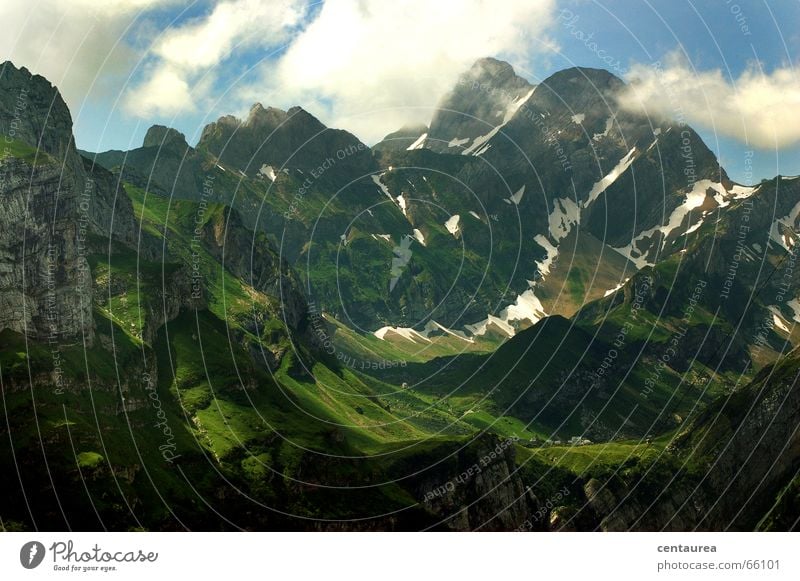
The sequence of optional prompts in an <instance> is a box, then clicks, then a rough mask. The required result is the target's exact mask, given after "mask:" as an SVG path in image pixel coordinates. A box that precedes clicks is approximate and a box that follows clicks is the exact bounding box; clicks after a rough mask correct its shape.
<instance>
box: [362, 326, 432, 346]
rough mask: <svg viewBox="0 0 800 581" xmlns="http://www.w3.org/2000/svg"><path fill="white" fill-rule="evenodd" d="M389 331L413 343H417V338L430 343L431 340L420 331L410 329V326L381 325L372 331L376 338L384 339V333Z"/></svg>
mask: <svg viewBox="0 0 800 581" xmlns="http://www.w3.org/2000/svg"><path fill="white" fill-rule="evenodd" d="M389 333H393V334H395V335H400V336H401V337H402V338H403V339H408V340H409V341H412V342H413V343H417V340H418V339H419V340H420V341H422V342H423V343H426V342H427V343H430V342H431V340H430V339H428V338H427V337H426V336H425V335H423V334H422V333H420V332H418V331H415V330H414V329H412V328H410V327H381V328H380V329H378V330H377V331H375V332H374V333H373V335H375V336H376V337H377V338H378V339H383V340H384V341H385V340H386V335H387V334H389Z"/></svg>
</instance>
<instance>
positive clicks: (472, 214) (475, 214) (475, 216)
mask: <svg viewBox="0 0 800 581" xmlns="http://www.w3.org/2000/svg"><path fill="white" fill-rule="evenodd" d="M469 215H470V216H472V217H473V218H475V219H476V220H480V219H481V217H480V216H478V214H477V213H476V212H473V211H472V210H470V211H469Z"/></svg>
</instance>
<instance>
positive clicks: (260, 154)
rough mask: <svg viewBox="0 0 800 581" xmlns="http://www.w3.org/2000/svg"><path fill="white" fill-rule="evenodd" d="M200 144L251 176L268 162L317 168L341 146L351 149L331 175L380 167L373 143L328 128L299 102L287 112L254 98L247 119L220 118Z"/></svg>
mask: <svg viewBox="0 0 800 581" xmlns="http://www.w3.org/2000/svg"><path fill="white" fill-rule="evenodd" d="M197 148H198V149H199V150H202V151H206V152H208V153H210V154H212V155H214V156H215V157H217V158H218V159H220V160H221V161H223V162H225V163H226V164H228V165H230V166H231V167H235V168H237V169H239V170H241V171H243V172H245V173H246V174H248V175H255V174H257V173H258V171H259V170H260V168H261V167H262V166H264V165H269V166H274V167H282V166H287V167H296V168H300V169H302V170H311V169H316V168H317V167H319V166H320V164H322V163H323V162H325V160H326V159H327V158H328V157H329V156H330V155H331V154H334V155H335V154H336V152H338V151H343V152H346V153H345V154H340V155H341V159H339V160H337V164H336V167H335V168H333V169H332V171H331V172H328V177H333V176H335V175H336V174H337V173H341V171H342V170H344V169H346V168H352V167H354V166H355V167H356V168H357V169H358V171H361V172H362V173H368V172H369V171H371V170H372V169H373V168H374V167H375V164H374V162H373V160H372V156H371V154H370V151H369V148H368V147H367V146H366V145H364V144H363V143H361V142H360V141H359V140H358V138H356V137H355V136H354V135H352V134H351V133H348V132H347V131H343V130H339V129H330V128H328V127H326V126H325V125H324V124H323V123H322V122H321V121H319V119H317V118H316V117H314V116H313V115H312V114H311V113H309V112H308V111H306V110H305V109H303V108H302V107H298V106H295V107H291V108H290V109H288V110H287V111H284V110H282V109H279V108H277V107H264V106H263V105H262V104H261V103H255V104H254V105H253V106H252V107H251V108H250V111H249V113H248V115H247V118H246V119H244V120H240V119H237V118H236V117H233V116H230V115H227V116H224V117H221V118H220V119H218V120H217V121H215V122H213V123H210V124H208V125H207V126H206V127H205V128H204V129H203V132H202V134H201V136H200V141H199V142H198V144H197Z"/></svg>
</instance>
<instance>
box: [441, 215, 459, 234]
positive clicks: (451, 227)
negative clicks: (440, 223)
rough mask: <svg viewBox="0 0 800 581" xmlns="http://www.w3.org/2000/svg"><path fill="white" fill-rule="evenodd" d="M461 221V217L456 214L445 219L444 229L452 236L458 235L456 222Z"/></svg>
mask: <svg viewBox="0 0 800 581" xmlns="http://www.w3.org/2000/svg"><path fill="white" fill-rule="evenodd" d="M459 220H461V216H459V215H458V214H454V215H453V216H450V217H449V218H448V219H447V222H445V223H444V227H445V228H447V231H448V232H450V234H452V235H453V236H455V235H456V234H458V222H459Z"/></svg>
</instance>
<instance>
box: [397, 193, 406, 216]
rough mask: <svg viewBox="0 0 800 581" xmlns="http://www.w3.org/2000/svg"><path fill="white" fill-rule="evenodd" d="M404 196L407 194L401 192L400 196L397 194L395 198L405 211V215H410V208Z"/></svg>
mask: <svg viewBox="0 0 800 581" xmlns="http://www.w3.org/2000/svg"><path fill="white" fill-rule="evenodd" d="M404 196H405V194H400V195H399V196H397V198H395V200H396V201H397V205H398V206H400V211H401V212H403V216H406V217H408V212H407V209H408V208H407V205H406V199H405V197H404Z"/></svg>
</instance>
